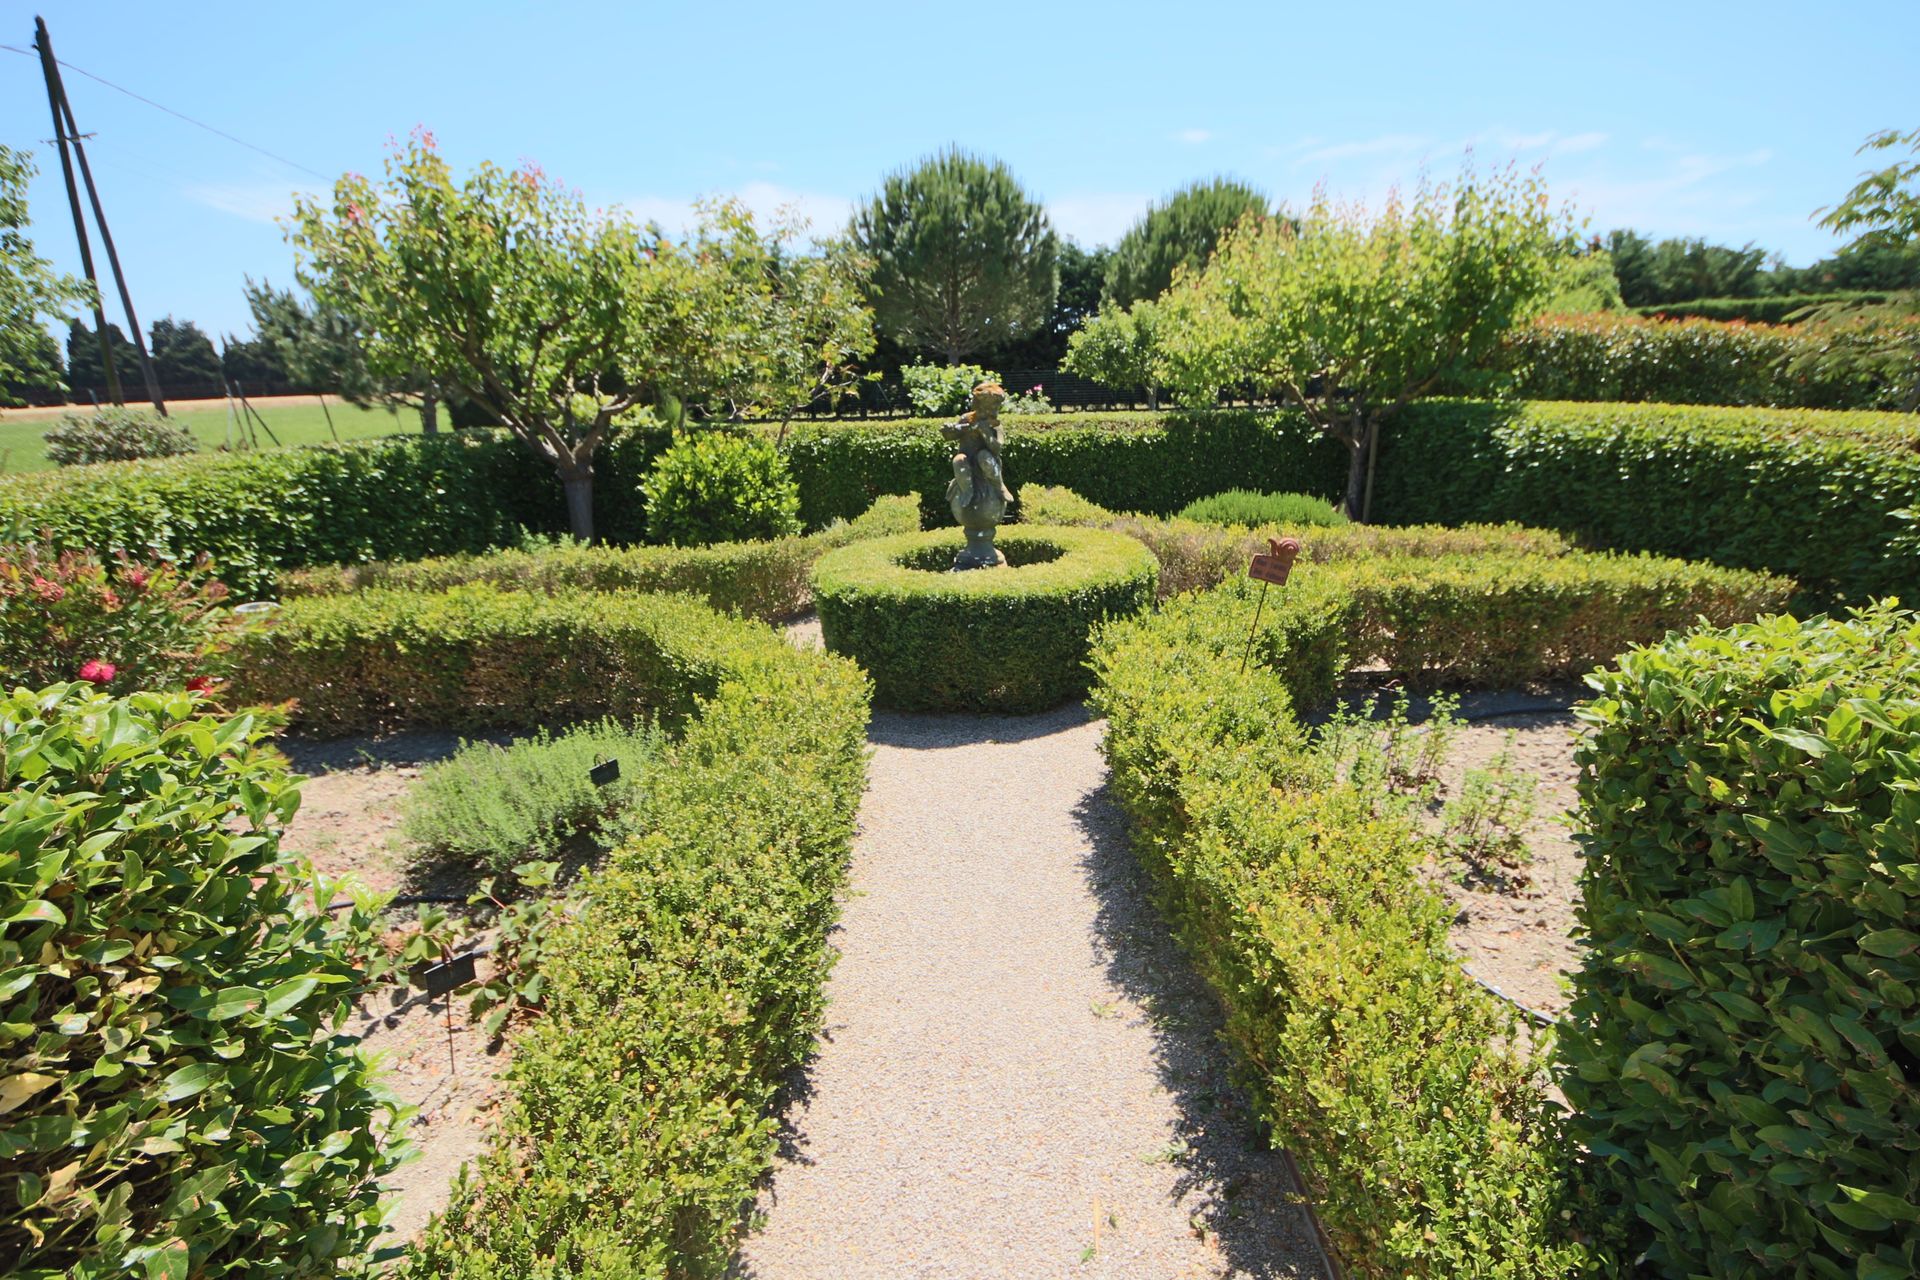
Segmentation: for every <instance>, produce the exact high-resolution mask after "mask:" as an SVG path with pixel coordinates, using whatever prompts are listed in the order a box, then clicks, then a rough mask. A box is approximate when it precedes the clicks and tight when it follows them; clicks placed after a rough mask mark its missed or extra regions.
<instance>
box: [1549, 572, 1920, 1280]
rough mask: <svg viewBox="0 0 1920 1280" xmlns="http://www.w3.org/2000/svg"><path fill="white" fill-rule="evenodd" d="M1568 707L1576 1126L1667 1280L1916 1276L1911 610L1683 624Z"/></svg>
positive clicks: (1916, 815)
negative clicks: (1579, 730) (1576, 858)
mask: <svg viewBox="0 0 1920 1280" xmlns="http://www.w3.org/2000/svg"><path fill="white" fill-rule="evenodd" d="M1591 683H1592V684H1593V686H1594V690H1595V696H1594V697H1593V698H1592V700H1591V701H1589V702H1588V703H1587V704H1586V705H1585V706H1584V708H1583V709H1582V711H1581V717H1582V719H1584V720H1585V721H1586V722H1587V724H1588V725H1589V726H1590V730H1591V731H1590V734H1589V736H1588V738H1587V741H1586V743H1585V745H1584V746H1583V748H1582V750H1581V753H1580V764H1581V778H1580V796H1581V806H1582V821H1581V828H1580V829H1581V830H1582V831H1583V833H1584V834H1583V836H1582V843H1583V844H1584V846H1585V852H1586V854H1587V858H1588V861H1587V866H1586V870H1585V872H1584V873H1583V876H1582V881H1581V905H1580V910H1579V916H1580V922H1581V926H1582V928H1583V931H1584V932H1585V933H1586V935H1587V937H1588V939H1589V940H1590V943H1589V950H1588V953H1587V959H1586V961H1585V963H1584V965H1583V966H1582V968H1581V970H1580V972H1579V974H1578V976H1577V978H1576V980H1575V992H1576V995H1575V1000H1574V1003H1573V1006H1572V1009H1571V1011H1570V1013H1569V1016H1568V1026H1567V1030H1566V1032H1565V1033H1564V1035H1563V1037H1562V1040H1561V1044H1562V1052H1563V1055H1564V1058H1565V1063H1566V1067H1567V1073H1566V1081H1565V1088H1566V1093H1567V1097H1568V1099H1569V1101H1570V1102H1571V1103H1572V1104H1573V1107H1574V1114H1573V1120H1572V1126H1573V1130H1574V1133H1575V1135H1576V1136H1577V1137H1579V1138H1580V1139H1582V1140H1583V1141H1584V1142H1585V1143H1586V1144H1587V1145H1588V1146H1589V1147H1590V1148H1591V1150H1592V1151H1593V1152H1595V1153H1596V1154H1598V1155H1599V1156H1601V1157H1603V1158H1604V1160H1605V1167H1606V1171H1607V1174H1608V1187H1609V1190H1610V1192H1611V1195H1612V1198H1613V1202H1614V1204H1615V1205H1616V1206H1617V1209H1616V1212H1617V1216H1618V1218H1619V1220H1621V1221H1623V1222H1627V1223H1630V1224H1631V1225H1632V1227H1633V1229H1634V1231H1635V1233H1636V1236H1637V1238H1638V1246H1639V1247H1641V1248H1644V1249H1645V1250H1646V1254H1647V1258H1648V1261H1649V1263H1650V1264H1651V1267H1652V1269H1653V1270H1654V1271H1655V1272H1656V1273H1658V1274H1662V1275H1672V1276H1683V1275H1714V1276H1728V1277H1755V1278H1756V1280H1757V1278H1758V1277H1762V1276H1782V1275H1786V1276H1810V1277H1831V1278H1832V1280H1843V1278H1845V1280H1894V1277H1900V1276H1913V1275H1916V1274H1920V771H1917V770H1916V764H1915V762H1916V759H1920V621H1916V619H1915V617H1914V615H1913V614H1911V613H1904V612H1899V611H1895V610H1892V609H1887V608H1876V609H1874V610H1871V611H1867V612H1864V613H1860V614H1857V615H1854V616H1851V617H1847V618H1839V619H1835V618H1824V617H1823V618H1818V619H1815V620H1814V621H1812V622H1809V623H1806V624H1800V623H1797V622H1795V621H1794V620H1793V619H1791V618H1788V617H1774V618H1769V619H1767V620H1765V621H1762V622H1759V623H1755V624H1751V625H1747V626H1740V627H1735V628H1732V629H1731V630H1727V631H1702V632H1696V633H1693V634H1689V635H1685V636H1680V637H1676V638H1673V639H1670V640H1668V641H1666V642H1665V643H1662V644H1659V645H1656V646H1654V647H1652V648H1648V649H1642V650H1638V651H1635V652H1633V653H1630V654H1627V655H1626V656H1625V657H1623V658H1622V659H1621V660H1620V662H1619V665H1618V666H1617V667H1616V668H1614V669H1613V670H1610V671H1606V672H1603V673H1601V674H1599V675H1597V676H1595V677H1594V678H1593V679H1592V681H1591Z"/></svg>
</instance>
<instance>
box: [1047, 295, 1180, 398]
mask: <svg viewBox="0 0 1920 1280" xmlns="http://www.w3.org/2000/svg"><path fill="white" fill-rule="evenodd" d="M1160 319H1161V313H1160V308H1159V306H1158V304H1156V303H1155V302H1153V301H1151V300H1142V301H1140V302H1136V303H1134V304H1133V305H1132V306H1131V307H1107V308H1105V309H1103V310H1102V311H1101V312H1100V314H1098V315H1097V316H1095V317H1094V318H1093V319H1091V320H1089V321H1088V322H1087V323H1086V325H1085V326H1083V327H1082V328H1081V330H1080V331H1079V332H1078V333H1076V334H1074V335H1073V337H1072V338H1070V339H1068V341H1067V358H1066V361H1065V362H1064V363H1063V364H1062V365H1061V367H1062V368H1064V369H1065V370H1066V371H1067V372H1068V373H1072V374H1077V375H1079V376H1080V377H1082V378H1090V379H1092V380H1093V381H1095V382H1098V383H1100V384H1101V385H1102V386H1107V387H1112V388H1113V389H1114V390H1116V391H1139V390H1144V391H1146V393H1147V406H1148V407H1149V408H1158V407H1159V403H1160V401H1159V388H1158V386H1157V385H1156V383H1157V379H1158V377H1159V372H1160V371H1159V366H1158V364H1157V361H1158V359H1159V333H1160Z"/></svg>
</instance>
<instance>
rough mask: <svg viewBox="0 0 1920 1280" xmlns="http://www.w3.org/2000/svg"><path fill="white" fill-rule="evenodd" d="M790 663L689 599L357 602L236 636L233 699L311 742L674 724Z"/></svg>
mask: <svg viewBox="0 0 1920 1280" xmlns="http://www.w3.org/2000/svg"><path fill="white" fill-rule="evenodd" d="M791 649H792V646H790V645H788V644H787V643H786V642H785V640H784V639H782V637H781V636H780V634H779V633H778V632H776V631H774V630H773V629H772V628H770V627H766V626H762V625H760V624H758V623H745V622H740V621H737V620H734V619H730V618H727V617H725V616H724V615H721V614H718V613H715V612H714V611H713V610H712V609H710V608H708V607H707V606H706V605H704V604H701V603H700V602H699V601H697V600H695V599H693V598H692V597H691V596H664V595H634V594H628V593H619V592H581V591H572V592H559V593H555V594H552V595H546V594H539V593H533V592H516V591H500V590H497V589H495V588H493V587H489V586H472V587H456V588H454V589H453V590H451V591H446V592H441V593H439V594H423V593H420V592H415V591H360V592H354V593H351V594H348V595H340V596H314V597H310V598H307V599H300V600H290V601H288V602H287V603H286V604H284V605H282V606H281V607H280V608H279V610H278V611H276V612H275V613H274V614H273V615H271V617H270V620H269V621H268V622H267V623H266V624H265V625H262V626H256V627H249V628H247V629H245V630H242V631H240V632H239V633H238V634H237V635H236V636H235V638H234V641H233V647H232V652H231V658H232V661H233V683H232V697H233V699H234V700H236V701H239V702H249V701H251V702H280V701H283V700H288V699H291V700H293V702H294V703H295V706H294V708H293V711H292V715H293V719H294V723H296V724H298V725H299V726H300V727H301V728H303V729H305V730H307V731H308V732H311V733H315V734H343V733H369V732H375V731H380V730H388V729H405V728H412V729H461V730H476V729H530V728H535V727H538V726H541V725H554V724H563V723H567V722H569V721H574V720H584V719H588V718H594V717H600V716H609V715H614V716H620V717H623V718H632V717H636V716H640V715H657V716H660V717H664V718H666V719H667V720H669V721H680V720H684V719H685V718H686V717H687V716H688V715H690V714H692V712H693V710H694V707H695V705H696V704H697V702H698V700H699V699H701V698H703V697H707V696H710V695H711V694H712V693H713V692H714V690H715V689H716V688H718V686H719V684H720V682H721V681H722V680H723V679H729V678H731V679H743V678H747V677H748V676H750V675H751V673H753V672H756V671H761V670H771V669H774V668H778V667H780V666H781V665H782V664H784V663H786V662H788V660H789V656H790V653H791Z"/></svg>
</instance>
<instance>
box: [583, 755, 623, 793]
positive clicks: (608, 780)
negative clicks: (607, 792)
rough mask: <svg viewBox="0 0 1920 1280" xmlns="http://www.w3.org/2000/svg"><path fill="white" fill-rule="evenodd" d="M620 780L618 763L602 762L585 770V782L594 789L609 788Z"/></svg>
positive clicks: (616, 761)
mask: <svg viewBox="0 0 1920 1280" xmlns="http://www.w3.org/2000/svg"><path fill="white" fill-rule="evenodd" d="M619 780H620V762H619V761H618V760H602V761H601V762H600V763H599V764H596V765H594V766H593V768H591V769H589V770H587V781H588V782H591V783H592V784H593V785H594V786H596V787H609V786H612V785H613V784H614V783H616V782H618V781H619Z"/></svg>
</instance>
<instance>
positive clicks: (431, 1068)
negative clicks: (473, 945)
mask: <svg viewBox="0 0 1920 1280" xmlns="http://www.w3.org/2000/svg"><path fill="white" fill-rule="evenodd" d="M279 745H280V748H281V750H282V751H284V752H286V754H287V756H288V758H289V759H290V760H292V762H293V766H294V769H295V771H296V772H299V773H304V774H307V775H309V777H308V779H307V781H306V783H305V784H304V785H303V786H302V787H301V797H302V798H301V804H300V811H299V812H298V813H297V814H295V815H294V820H293V822H292V823H290V824H289V825H288V827H287V830H286V833H285V835H284V837H283V839H282V841H281V844H282V847H283V848H285V849H287V850H288V851H289V852H292V853H298V854H300V855H301V856H303V857H305V858H307V859H308V860H310V861H311V862H312V863H313V864H314V866H315V867H316V868H317V869H319V870H320V871H321V872H322V873H323V874H326V875H329V876H344V875H351V876H353V877H354V878H355V879H356V880H358V881H359V882H360V883H362V884H364V885H366V886H367V887H368V888H371V889H376V890H381V891H391V892H397V893H444V894H449V895H453V896H458V897H464V896H465V893H466V888H467V885H468V884H470V882H471V881H472V879H473V875H472V873H471V872H470V871H467V870H463V869H459V868H442V869H434V870H429V871H427V872H425V873H418V872H415V871H413V870H411V869H410V868H409V867H408V866H407V864H406V862H405V861H404V859H403V857H402V849H401V846H400V840H399V825H400V802H401V798H402V797H403V796H404V795H405V794H406V792H407V790H408V788H410V787H411V786H412V785H413V783H414V782H415V781H416V780H417V779H418V778H419V776H420V770H421V769H422V768H423V767H424V766H425V765H428V764H431V763H432V762H434V761H436V760H444V759H446V758H447V757H448V756H450V755H452V754H453V752H454V751H455V750H456V749H457V748H458V746H459V739H458V738H457V737H455V736H454V735H452V734H439V733H413V734H394V735H389V736H386V737H381V738H344V739H334V740H329V741H324V742H319V741H310V740H306V739H300V738H289V739H285V740H283V741H282V742H281V743H280V744H279ZM412 914H413V912H412V909H411V908H409V907H399V908H396V910H395V918H396V921H404V920H409V919H411V918H412ZM479 976H480V978H481V979H482V980H484V979H485V978H486V977H487V976H488V969H487V963H486V960H485V958H484V957H483V958H482V959H481V961H480V974H479ZM419 997H420V993H419V992H417V991H412V990H406V989H402V988H398V987H396V988H390V989H388V990H386V991H383V992H379V993H376V994H375V995H374V996H372V997H370V998H369V999H368V1000H366V1001H365V1002H364V1003H363V1004H362V1005H361V1007H360V1008H359V1009H358V1010H356V1011H355V1013H354V1014H353V1016H352V1017H351V1018H350V1019H349V1020H348V1022H347V1024H346V1026H344V1027H343V1028H342V1031H343V1032H344V1033H345V1034H347V1035H351V1036H353V1037H355V1038H356V1039H359V1040H360V1041H361V1043H362V1044H363V1045H364V1046H365V1047H366V1048H367V1049H368V1050H369V1051H371V1052H372V1053H374V1054H375V1055H377V1056H378V1059H379V1062H380V1065H381V1068H382V1070H383V1072H384V1075H385V1078H386V1082H387V1085H388V1087H389V1088H391V1089H392V1090H393V1091H394V1093H395V1094H397V1095H398V1096H399V1097H400V1099H401V1101H402V1102H404V1103H406V1104H407V1105H408V1106H410V1107H413V1108H415V1111H414V1114H413V1116H412V1117H411V1119H409V1120H408V1121H407V1123H406V1124H405V1126H404V1127H403V1129H402V1131H401V1136H403V1137H404V1138H406V1139H407V1140H408V1141H410V1142H411V1143H412V1144H413V1145H414V1147H415V1149H416V1155H415V1156H414V1158H413V1159H412V1160H410V1161H408V1162H407V1163H406V1164H404V1165H402V1166H401V1167H400V1168H399V1169H398V1170H397V1171H396V1172H395V1173H394V1174H393V1175H392V1176H391V1177H389V1178H388V1179H387V1182H386V1183H385V1190H386V1193H387V1194H386V1197H385V1198H386V1201H387V1203H388V1205H389V1217H388V1222H387V1231H388V1233H389V1235H390V1237H391V1238H392V1239H395V1240H399V1241H408V1240H412V1239H413V1238H414V1237H416V1236H417V1235H418V1234H419V1233H420V1230H421V1228H423V1227H424V1226H425V1225H426V1223H427V1219H428V1218H430V1217H432V1216H433V1215H434V1214H435V1213H438V1212H439V1211H441V1210H442V1209H444V1208H446V1205H447V1199H448V1196H449V1194H450V1192H451V1190H452V1187H453V1183H454V1180H455V1178H456V1176H457V1175H458V1174H459V1172H460V1167H461V1165H462V1164H465V1163H468V1162H471V1161H474V1160H476V1159H477V1158H478V1157H479V1156H480V1155H481V1154H482V1153H483V1152H484V1151H485V1150H486V1145H487V1134H488V1131H489V1130H490V1129H491V1127H492V1125H493V1123H494V1121H495V1119H496V1118H497V1117H498V1114H499V1108H500V1102H501V1099H502V1097H503V1094H504V1085H503V1084H502V1081H501V1079H500V1077H501V1075H502V1074H503V1073H504V1072H505V1070H506V1067H507V1063H508V1061H509V1059H510V1057H511V1053H510V1046H509V1045H508V1044H506V1043H504V1042H503V1043H501V1044H490V1043H489V1042H488V1038H487V1036H486V1034H485V1033H484V1031H483V1030H482V1029H481V1028H480V1027H479V1026H478V1025H477V1023H473V1024H470V1023H469V1020H468V1017H467V1000H466V997H465V996H464V995H460V994H458V993H456V994H455V995H454V997H453V1000H452V1005H451V1008H449V1005H448V1002H447V1001H446V1000H445V999H440V1000H432V1001H428V1000H424V999H421V998H419Z"/></svg>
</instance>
